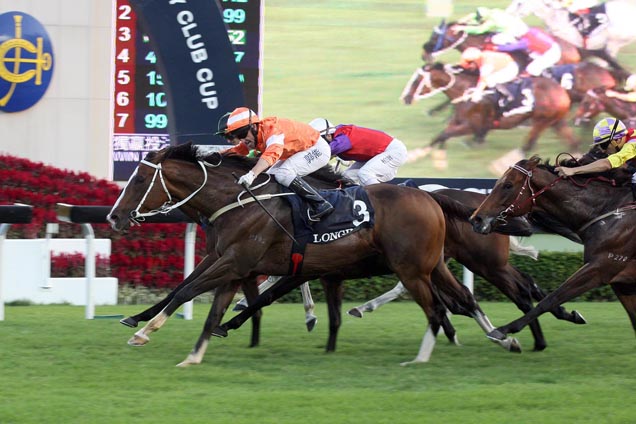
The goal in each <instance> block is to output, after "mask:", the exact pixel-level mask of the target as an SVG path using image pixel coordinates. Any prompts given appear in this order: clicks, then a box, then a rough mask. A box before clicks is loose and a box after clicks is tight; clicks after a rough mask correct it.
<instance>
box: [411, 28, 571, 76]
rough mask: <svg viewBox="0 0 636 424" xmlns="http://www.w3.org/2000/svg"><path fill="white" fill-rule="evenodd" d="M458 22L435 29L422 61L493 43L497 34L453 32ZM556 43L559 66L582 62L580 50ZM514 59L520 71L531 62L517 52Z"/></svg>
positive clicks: (425, 48)
mask: <svg viewBox="0 0 636 424" xmlns="http://www.w3.org/2000/svg"><path fill="white" fill-rule="evenodd" d="M455 25H457V22H448V23H446V22H445V21H442V22H441V23H440V24H439V25H438V26H436V27H435V28H433V32H432V33H431V35H430V37H429V39H428V40H427V41H426V42H425V43H424V44H423V45H422V60H423V61H424V62H425V63H430V62H432V61H433V60H435V59H436V58H437V57H438V56H439V55H440V54H442V53H444V52H446V51H448V50H452V49H456V50H458V51H460V52H463V51H464V50H465V49H467V48H468V47H477V48H479V49H482V50H483V48H484V47H485V46H486V45H488V44H490V43H491V39H492V36H493V35H494V34H495V33H490V32H489V33H484V34H474V35H473V34H466V32H464V31H458V32H455V31H453V28H454V27H455ZM554 41H556V42H557V44H558V45H559V47H561V60H560V61H559V62H558V64H569V63H578V62H580V61H581V55H580V54H579V50H578V49H577V48H576V47H575V46H574V45H573V44H571V43H569V42H567V41H565V40H563V39H561V38H558V37H554ZM512 57H513V58H514V59H515V60H516V61H517V63H518V64H519V68H520V69H524V68H525V67H526V65H527V64H528V62H529V59H528V56H527V54H525V53H520V52H515V53H514V54H513V55H512Z"/></svg>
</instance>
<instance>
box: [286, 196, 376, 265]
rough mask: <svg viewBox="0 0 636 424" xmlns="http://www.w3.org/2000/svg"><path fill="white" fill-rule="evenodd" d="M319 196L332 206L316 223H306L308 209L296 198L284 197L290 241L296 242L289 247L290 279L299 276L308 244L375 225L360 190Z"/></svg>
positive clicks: (342, 235) (369, 207) (337, 237)
mask: <svg viewBox="0 0 636 424" xmlns="http://www.w3.org/2000/svg"><path fill="white" fill-rule="evenodd" d="M319 193H320V195H321V196H322V197H324V198H325V199H326V200H327V201H328V202H329V203H331V204H332V205H333V207H334V211H333V212H331V213H330V214H329V215H327V216H323V217H322V219H321V220H320V221H316V222H315V221H310V220H309V217H308V214H307V211H308V208H309V205H308V204H307V202H305V201H304V200H303V199H302V198H301V197H300V196H285V199H287V201H288V202H289V204H290V206H291V208H292V221H293V223H294V238H295V239H296V241H297V242H298V243H297V244H296V243H292V252H291V263H290V270H289V273H290V274H291V275H296V274H297V273H298V272H300V270H301V268H302V261H303V259H304V253H305V247H306V246H307V244H308V243H312V244H325V243H330V242H332V241H336V240H339V239H341V238H343V237H346V236H348V235H351V234H353V233H354V232H356V231H359V230H361V229H362V228H369V227H373V224H374V222H375V218H374V215H375V213H374V209H373V205H372V204H371V202H370V201H369V196H368V195H367V192H366V190H364V188H363V187H360V186H353V187H347V188H345V189H342V190H319Z"/></svg>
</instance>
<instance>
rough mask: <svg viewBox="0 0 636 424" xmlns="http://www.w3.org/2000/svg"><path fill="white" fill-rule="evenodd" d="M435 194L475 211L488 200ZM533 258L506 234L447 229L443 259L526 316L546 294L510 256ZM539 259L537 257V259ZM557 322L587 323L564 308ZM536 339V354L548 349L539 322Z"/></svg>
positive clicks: (390, 295)
mask: <svg viewBox="0 0 636 424" xmlns="http://www.w3.org/2000/svg"><path fill="white" fill-rule="evenodd" d="M436 193H439V194H444V195H446V196H449V197H452V198H453V199H455V200H457V201H460V202H461V203H463V204H465V205H467V206H469V207H474V208H476V207H477V206H479V205H480V204H481V202H482V201H483V200H484V199H485V198H486V195H485V194H482V193H476V192H472V191H466V190H454V189H442V190H437V191H436ZM511 251H512V252H516V253H518V254H523V255H528V256H532V255H533V254H534V255H536V251H534V252H533V251H530V252H529V251H528V250H527V249H526V250H524V249H522V248H521V247H520V246H516V245H514V244H513V243H512V242H511V238H510V237H509V236H507V235H504V234H497V233H491V234H487V235H482V234H478V233H476V232H475V231H473V229H472V227H471V225H470V224H469V223H468V222H465V221H459V220H453V221H452V222H448V223H447V225H446V240H445V243H444V259H445V260H446V261H447V262H448V261H449V260H450V259H455V260H456V261H457V262H458V263H460V264H462V265H463V266H464V267H466V268H467V269H469V270H470V271H471V272H473V273H475V274H477V275H479V276H481V277H482V278H483V279H484V280H486V281H487V282H489V283H491V284H492V285H493V286H495V287H497V289H499V291H501V292H502V293H503V294H504V295H506V296H507V297H508V298H509V299H510V300H512V301H513V303H514V304H515V305H516V306H517V307H518V308H519V309H520V310H521V311H523V312H524V313H525V312H528V311H530V310H531V309H532V306H533V304H532V300H533V299H534V300H536V301H540V300H542V299H543V298H544V297H545V296H546V293H545V292H544V291H543V290H542V289H541V288H540V287H539V286H537V285H536V283H535V282H534V280H533V279H532V277H531V276H529V275H528V274H526V273H524V272H522V271H520V270H518V269H517V268H515V267H514V266H512V265H511V264H510V262H508V259H509V253H510V252H511ZM535 258H536V256H535ZM403 293H404V289H403V287H402V286H401V284H400V283H398V285H397V286H396V287H394V288H393V289H392V290H390V291H388V292H387V293H385V294H383V295H381V296H380V297H378V298H376V299H373V300H371V301H369V302H366V303H365V304H363V305H360V306H358V307H354V308H352V309H350V310H349V311H348V314H349V315H352V316H355V317H362V314H363V312H369V311H373V310H375V309H377V308H378V307H380V306H382V305H383V304H385V303H388V302H390V301H392V300H395V299H397V298H398V297H399V296H400V295H402V294H403ZM551 312H552V313H553V314H554V316H555V317H556V318H558V319H563V320H567V321H570V322H573V323H576V324H583V323H585V319H584V318H583V317H582V316H581V315H580V314H579V313H578V312H573V313H567V312H566V311H565V310H564V309H563V308H562V307H559V308H556V309H554V310H552V311H551ZM530 329H531V331H532V335H533V336H534V350H535V351H541V350H544V349H545V348H546V346H547V344H546V341H545V338H544V337H543V332H542V331H541V327H540V326H539V322H538V321H535V322H532V323H530Z"/></svg>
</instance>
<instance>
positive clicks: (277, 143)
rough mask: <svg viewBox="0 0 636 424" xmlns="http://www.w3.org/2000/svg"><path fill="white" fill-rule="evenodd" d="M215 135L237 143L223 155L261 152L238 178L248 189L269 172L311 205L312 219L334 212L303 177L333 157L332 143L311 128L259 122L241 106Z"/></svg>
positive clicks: (275, 120) (286, 121)
mask: <svg viewBox="0 0 636 424" xmlns="http://www.w3.org/2000/svg"><path fill="white" fill-rule="evenodd" d="M216 134H217V135H222V136H223V137H225V139H226V140H227V141H228V142H230V143H231V144H234V147H231V148H229V149H227V150H225V151H223V152H222V153H223V154H239V155H247V154H249V152H250V150H253V149H255V150H257V151H259V152H260V155H259V158H258V161H257V162H256V165H254V167H253V168H252V169H251V170H250V171H249V172H248V173H247V174H245V175H243V176H242V177H240V178H239V180H238V183H239V184H241V185H244V186H245V187H247V188H249V186H250V185H252V183H253V182H254V179H255V178H256V177H257V176H258V175H259V174H260V173H262V172H265V171H267V173H268V174H270V175H273V176H274V178H276V181H278V182H279V183H280V184H282V185H284V186H285V187H289V188H290V189H291V190H292V191H293V192H294V193H296V194H297V195H299V196H300V197H302V198H303V199H305V200H306V201H307V202H308V203H309V205H310V211H308V213H309V219H310V220H312V221H319V220H320V218H321V217H323V216H325V215H327V214H329V213H331V212H332V211H333V206H332V205H331V204H330V203H329V202H328V201H326V200H325V199H324V198H323V197H322V196H321V195H320V194H319V193H318V192H317V191H316V190H315V189H314V188H313V187H312V186H310V185H309V184H308V183H307V182H306V181H305V180H303V179H302V178H301V177H302V176H304V175H307V174H311V173H312V172H314V171H317V170H318V169H320V168H322V167H323V166H325V165H327V164H328V163H329V158H330V149H329V144H327V142H326V141H325V140H323V139H322V137H320V134H318V131H316V130H314V129H313V128H312V127H310V126H309V125H307V124H305V123H303V122H297V121H292V120H291V119H285V118H277V117H274V116H272V117H267V118H263V119H260V118H259V117H258V116H257V115H256V113H254V112H253V111H252V110H250V109H248V108H246V107H239V108H236V109H234V110H233V111H232V112H230V113H227V114H225V115H224V116H223V117H222V118H221V119H220V120H219V125H218V132H217V133H216Z"/></svg>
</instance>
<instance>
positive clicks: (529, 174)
mask: <svg viewBox="0 0 636 424" xmlns="http://www.w3.org/2000/svg"><path fill="white" fill-rule="evenodd" d="M510 168H512V169H516V170H517V171H519V172H521V173H522V174H524V175H525V176H526V180H525V181H524V183H523V185H522V187H521V190H519V194H517V197H516V198H515V200H514V201H513V202H512V203H511V204H510V205H509V206H508V207H507V208H506V209H504V210H503V211H501V212H500V213H499V215H497V218H496V219H497V221H502V222H506V218H507V216H508V214H509V213H510V212H512V211H513V210H515V209H516V208H519V209H521V208H522V207H523V206H525V205H526V203H528V202H532V204H533V205H535V204H536V202H535V199H536V198H537V197H539V196H540V195H542V194H543V193H545V192H546V191H548V190H550V189H552V187H554V186H555V185H556V184H557V183H558V182H559V181H561V180H562V179H563V178H561V177H557V179H556V180H554V181H552V182H551V183H550V184H548V185H546V186H545V187H543V188H542V189H541V190H539V191H537V192H536V193H535V192H534V189H533V188H532V185H531V184H530V179H531V178H532V171H531V170H527V169H525V168H522V167H520V166H519V165H516V164H515V165H512V166H511V167H510ZM591 180H592V179H590V180H588V183H589V182H590V181H591ZM570 181H571V182H572V183H573V184H575V185H578V186H579V187H586V186H587V184H585V185H580V184H577V183H576V182H575V181H574V180H572V179H570ZM603 181H611V180H607V179H604V180H603ZM526 186H527V187H528V189H529V191H530V193H531V196H530V197H529V198H528V199H526V200H524V201H523V202H521V204H519V205H516V202H517V201H518V200H519V199H520V198H521V196H522V194H523V192H524V191H525V189H526ZM630 210H636V203H629V204H627V205H625V206H621V207H619V208H618V209H616V210H613V211H610V212H607V213H605V214H603V215H600V216H597V217H596V218H594V219H592V220H591V221H589V222H587V223H585V224H584V225H583V226H581V227H580V228H579V229H578V230H577V231H576V232H577V233H580V232H582V231H584V230H585V229H587V228H588V227H589V226H591V225H592V224H595V223H596V222H598V221H601V220H603V219H604V218H607V217H608V216H612V215H614V216H616V217H618V218H622V217H623V215H624V212H626V211H630Z"/></svg>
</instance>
